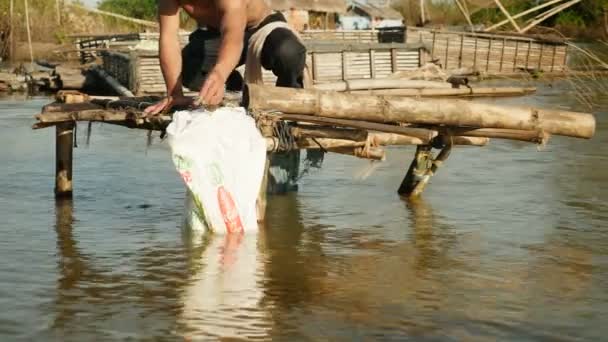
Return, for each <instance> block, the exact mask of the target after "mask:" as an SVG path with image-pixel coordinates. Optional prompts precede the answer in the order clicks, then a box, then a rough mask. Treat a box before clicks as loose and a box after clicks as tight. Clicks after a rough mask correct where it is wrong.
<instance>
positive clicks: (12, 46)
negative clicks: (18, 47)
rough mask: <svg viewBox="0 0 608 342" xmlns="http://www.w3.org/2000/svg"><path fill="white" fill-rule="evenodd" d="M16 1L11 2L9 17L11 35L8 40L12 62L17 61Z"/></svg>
mask: <svg viewBox="0 0 608 342" xmlns="http://www.w3.org/2000/svg"><path fill="white" fill-rule="evenodd" d="M14 10H15V0H11V3H10V9H9V16H10V19H9V21H10V24H9V25H10V26H9V30H10V31H9V35H8V40H9V47H8V48H9V54H10V56H11V61H14V60H15V24H14V23H15V13H14Z"/></svg>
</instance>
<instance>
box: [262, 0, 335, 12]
mask: <svg viewBox="0 0 608 342" xmlns="http://www.w3.org/2000/svg"><path fill="white" fill-rule="evenodd" d="M266 2H267V3H268V4H269V5H270V7H271V8H272V9H274V10H277V11H285V10H288V9H292V8H295V9H298V10H307V11H317V12H329V13H345V12H346V1H345V0H266Z"/></svg>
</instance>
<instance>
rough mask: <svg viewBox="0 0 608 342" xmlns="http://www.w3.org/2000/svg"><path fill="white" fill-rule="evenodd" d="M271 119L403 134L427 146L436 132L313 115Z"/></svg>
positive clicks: (289, 115)
mask: <svg viewBox="0 0 608 342" xmlns="http://www.w3.org/2000/svg"><path fill="white" fill-rule="evenodd" d="M270 116H272V117H277V118H280V119H283V120H288V121H299V122H310V123H316V124H321V125H332V126H338V127H351V128H360V129H366V130H373V131H379V132H386V133H396V134H403V135H408V136H412V137H416V138H418V139H421V140H422V141H423V142H424V143H425V144H428V143H429V142H430V141H431V140H432V139H433V138H434V137H436V136H437V132H436V131H433V130H429V129H425V128H414V127H404V126H397V125H389V124H381V123H377V122H367V121H361V120H348V119H335V118H325V117H319V116H313V115H298V114H283V113H281V114H270Z"/></svg>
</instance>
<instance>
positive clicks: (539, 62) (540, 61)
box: [538, 42, 545, 71]
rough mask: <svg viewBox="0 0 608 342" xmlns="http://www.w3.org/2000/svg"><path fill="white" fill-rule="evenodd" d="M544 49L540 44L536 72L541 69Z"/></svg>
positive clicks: (543, 45)
mask: <svg viewBox="0 0 608 342" xmlns="http://www.w3.org/2000/svg"><path fill="white" fill-rule="evenodd" d="M544 48H545V44H544V43H542V42H541V43H540V56H538V71H540V70H541V69H542V67H543V50H544Z"/></svg>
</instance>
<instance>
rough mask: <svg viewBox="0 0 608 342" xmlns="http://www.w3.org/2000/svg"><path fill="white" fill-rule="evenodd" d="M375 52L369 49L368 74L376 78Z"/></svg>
mask: <svg viewBox="0 0 608 342" xmlns="http://www.w3.org/2000/svg"><path fill="white" fill-rule="evenodd" d="M375 56H376V53H375V51H374V49H369V76H370V78H372V79H374V78H376V58H375Z"/></svg>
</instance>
